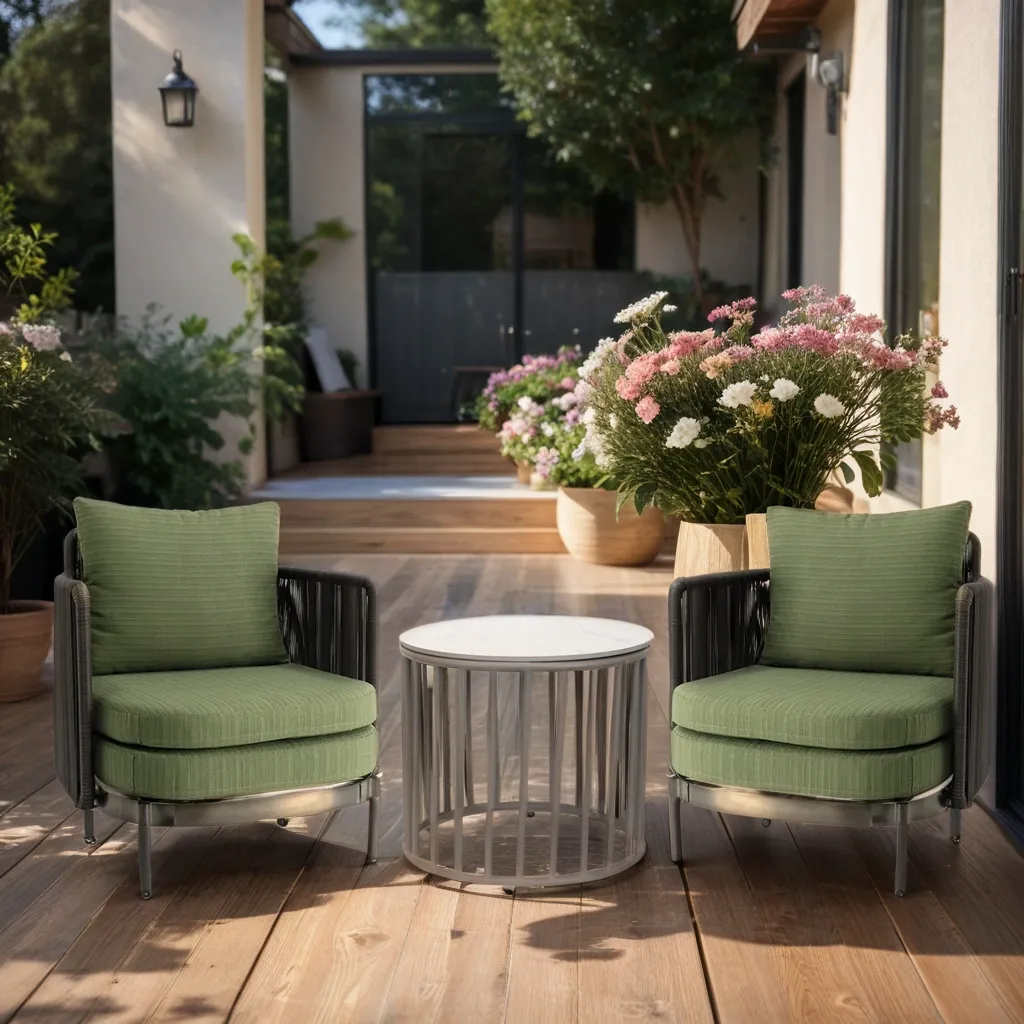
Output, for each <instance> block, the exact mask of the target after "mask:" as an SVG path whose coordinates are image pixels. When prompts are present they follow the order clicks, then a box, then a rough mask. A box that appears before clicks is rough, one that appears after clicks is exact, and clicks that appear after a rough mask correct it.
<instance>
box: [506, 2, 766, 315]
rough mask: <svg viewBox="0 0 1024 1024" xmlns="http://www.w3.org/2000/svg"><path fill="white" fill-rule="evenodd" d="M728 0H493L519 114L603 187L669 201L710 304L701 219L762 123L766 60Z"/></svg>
mask: <svg viewBox="0 0 1024 1024" xmlns="http://www.w3.org/2000/svg"><path fill="white" fill-rule="evenodd" d="M731 8H732V0H692V2H688V3H681V2H680V0H487V11H488V14H489V28H490V31H491V33H492V35H493V36H494V37H495V38H496V39H497V46H498V56H499V63H500V74H501V77H502V79H503V81H504V82H505V84H506V86H507V88H508V89H509V90H510V91H511V92H512V94H513V95H514V96H515V99H516V102H517V105H518V108H519V116H520V117H521V118H522V119H523V120H524V121H526V122H527V124H528V125H529V130H530V132H531V133H532V134H535V135H541V136H543V137H545V138H546V139H548V140H549V142H550V143H551V144H552V145H553V146H554V147H555V149H556V150H557V151H558V154H559V156H560V157H561V158H562V159H564V160H566V161H569V162H571V163H574V164H576V165H578V166H579V167H581V168H583V169H584V170H585V171H586V172H587V173H588V174H589V175H590V177H591V179H592V180H593V182H594V184H595V186H596V187H597V188H599V189H607V190H610V191H613V192H617V193H619V194H622V195H629V196H634V197H636V198H637V199H640V200H643V201H646V202H653V203H662V202H671V203H672V204H673V206H674V207H675V210H676V213H677V215H678V217H679V221H680V225H681V227H682V231H683V236H684V239H685V241H686V246H687V250H688V253H689V257H690V263H691V267H692V272H693V279H694V281H695V282H696V284H695V292H696V295H697V299H698V302H699V303H700V304H703V291H702V278H701V240H702V221H703V218H704V213H705V210H706V208H707V203H708V200H709V199H710V198H712V197H715V196H718V195H720V178H721V174H722V171H723V169H724V168H725V167H726V166H727V165H728V164H729V163H730V162H731V161H732V160H733V159H735V150H736V144H737V142H738V141H739V140H740V139H742V138H743V137H744V136H747V135H749V133H750V132H751V131H752V130H754V129H758V128H761V129H763V128H764V127H765V124H766V120H767V117H768V116H769V112H770V109H771V104H772V96H773V93H772V90H771V89H770V88H768V87H766V82H765V78H764V71H763V69H762V68H759V67H757V66H755V65H753V64H752V63H750V62H748V61H746V60H744V59H743V58H742V57H741V55H740V54H739V53H738V52H737V50H736V37H735V33H734V29H733V25H732V22H731V20H730V11H731Z"/></svg>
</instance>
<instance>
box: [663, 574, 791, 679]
mask: <svg viewBox="0 0 1024 1024" xmlns="http://www.w3.org/2000/svg"><path fill="white" fill-rule="evenodd" d="M769 579H770V573H769V570H767V569H751V570H747V571H745V572H726V573H716V574H714V575H710V576H692V577H685V578H680V579H677V580H675V581H674V582H673V584H672V587H671V589H670V590H669V595H668V630H669V633H668V635H669V677H670V680H671V687H672V690H675V688H676V687H677V686H679V685H680V684H681V683H687V682H690V681H692V680H694V679H706V678H707V677H708V676H715V675H719V674H721V673H722V672H731V671H733V669H737V668H745V667H746V666H747V665H753V664H754V663H755V662H756V661H757V659H758V658H759V657H760V656H761V648H762V647H763V646H764V637H765V632H766V630H767V627H768V620H769V618H770V615H771V602H770V596H769ZM670 693H671V691H670Z"/></svg>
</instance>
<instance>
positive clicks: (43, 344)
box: [21, 324, 60, 352]
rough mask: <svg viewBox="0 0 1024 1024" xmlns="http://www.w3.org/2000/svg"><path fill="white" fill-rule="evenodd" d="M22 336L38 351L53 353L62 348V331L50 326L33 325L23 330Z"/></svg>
mask: <svg viewBox="0 0 1024 1024" xmlns="http://www.w3.org/2000/svg"><path fill="white" fill-rule="evenodd" d="M21 336H22V337H23V338H24V339H25V340H26V341H27V342H28V343H29V344H30V345H31V346H32V347H33V348H34V349H35V350H36V351H37V352H52V351H53V350H54V349H58V348H60V331H59V330H58V329H57V328H56V327H51V326H50V325H49V324H33V325H32V326H29V327H23V328H22V329H21Z"/></svg>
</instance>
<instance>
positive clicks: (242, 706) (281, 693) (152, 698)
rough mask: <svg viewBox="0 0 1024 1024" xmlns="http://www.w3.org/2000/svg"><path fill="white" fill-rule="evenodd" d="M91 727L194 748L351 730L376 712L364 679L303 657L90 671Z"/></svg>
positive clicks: (140, 741) (148, 742)
mask: <svg viewBox="0 0 1024 1024" xmlns="http://www.w3.org/2000/svg"><path fill="white" fill-rule="evenodd" d="M92 686H93V720H92V722H93V729H94V730H95V731H96V732H98V733H100V734H101V735H103V736H107V737H109V738H110V739H113V740H119V741H120V742H122V743H133V744H136V745H138V746H141V747H166V748H170V749H174V750H191V749H201V748H209V747H235V746H243V745H244V744H247V743H267V742H269V741H271V740H282V739H295V738H299V737H303V736H323V735H326V734H329V733H336V732H348V731H350V730H352V729H359V728H361V727H362V726H364V725H372V724H373V723H374V722H375V721H376V719H377V692H376V690H374V688H373V687H372V686H371V685H370V684H369V683H364V682H361V681H360V680H358V679H345V678H343V677H342V676H336V675H332V674H331V673H329V672H320V671H318V670H317V669H313V668H305V667H304V666H302V665H258V666H250V667H246V668H217V669H193V670H192V671H190V672H145V673H124V674H122V675H113V676H96V677H95V678H94V679H93V683H92Z"/></svg>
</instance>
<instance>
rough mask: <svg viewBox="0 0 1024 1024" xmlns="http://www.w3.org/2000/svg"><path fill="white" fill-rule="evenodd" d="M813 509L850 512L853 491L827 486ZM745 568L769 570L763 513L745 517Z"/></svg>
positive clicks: (770, 564)
mask: <svg viewBox="0 0 1024 1024" xmlns="http://www.w3.org/2000/svg"><path fill="white" fill-rule="evenodd" d="M814 507H815V508H816V509H817V510H818V511H819V512H852V511H853V491H851V490H850V489H849V488H848V487H841V486H839V485H838V484H829V485H828V486H827V487H826V488H825V490H823V491H822V492H821V494H819V495H818V500H817V501H816V502H815V503H814ZM746 529H747V568H748V569H770V568H771V566H772V563H771V558H770V556H769V554H768V517H767V516H766V515H765V514H764V513H763V512H757V513H753V514H751V515H749V516H747V526H746Z"/></svg>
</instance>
